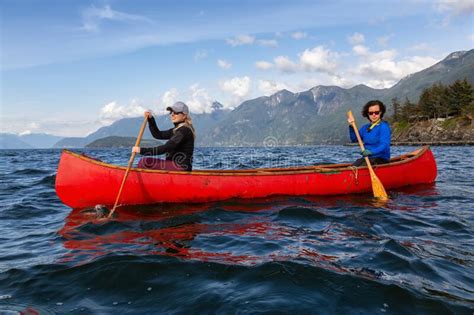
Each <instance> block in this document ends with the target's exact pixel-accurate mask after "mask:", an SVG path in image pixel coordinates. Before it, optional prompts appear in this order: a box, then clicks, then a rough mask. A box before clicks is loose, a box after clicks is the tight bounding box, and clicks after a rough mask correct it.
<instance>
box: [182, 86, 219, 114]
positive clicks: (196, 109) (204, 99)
mask: <svg viewBox="0 0 474 315" xmlns="http://www.w3.org/2000/svg"><path fill="white" fill-rule="evenodd" d="M189 92H190V96H189V99H187V100H186V101H185V103H186V104H187V105H188V106H189V110H190V111H191V112H193V113H210V112H212V103H213V101H212V98H211V97H210V96H209V93H208V92H207V91H206V89H204V88H201V87H199V84H197V83H196V84H193V85H191V86H190V87H189Z"/></svg>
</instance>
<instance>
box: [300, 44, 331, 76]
mask: <svg viewBox="0 0 474 315" xmlns="http://www.w3.org/2000/svg"><path fill="white" fill-rule="evenodd" d="M337 57H338V54H337V53H335V52H332V51H330V50H329V49H325V48H324V47H323V46H317V47H314V48H313V49H306V50H305V51H304V52H303V53H302V54H301V55H300V63H301V66H302V68H303V69H304V70H305V71H309V72H311V71H316V72H318V71H321V72H327V73H333V72H334V71H335V69H336V67H337V63H336V59H337Z"/></svg>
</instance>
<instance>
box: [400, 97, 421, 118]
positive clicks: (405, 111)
mask: <svg viewBox="0 0 474 315" xmlns="http://www.w3.org/2000/svg"><path fill="white" fill-rule="evenodd" d="M417 116H418V109H417V106H416V104H414V103H412V102H410V100H409V99H408V97H406V98H405V102H404V103H403V105H402V108H401V113H400V119H401V120H403V121H408V120H411V119H413V118H417Z"/></svg>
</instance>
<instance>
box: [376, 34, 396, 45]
mask: <svg viewBox="0 0 474 315" xmlns="http://www.w3.org/2000/svg"><path fill="white" fill-rule="evenodd" d="M392 36H393V35H387V36H380V37H378V38H377V43H378V44H379V45H380V46H383V47H385V46H387V44H388V41H389V39H390V38H391V37H392Z"/></svg>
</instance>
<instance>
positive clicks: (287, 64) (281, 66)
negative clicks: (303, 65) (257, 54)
mask: <svg viewBox="0 0 474 315" xmlns="http://www.w3.org/2000/svg"><path fill="white" fill-rule="evenodd" d="M273 61H274V62H275V66H276V67H277V68H278V70H280V71H282V72H285V73H294V72H297V71H298V68H299V67H298V65H297V64H295V63H294V62H293V61H291V60H290V59H289V58H288V57H287V56H278V57H276V58H275V59H274V60H273Z"/></svg>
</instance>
